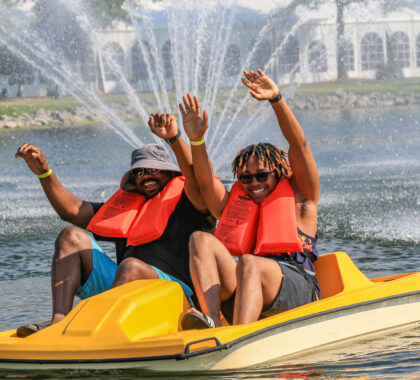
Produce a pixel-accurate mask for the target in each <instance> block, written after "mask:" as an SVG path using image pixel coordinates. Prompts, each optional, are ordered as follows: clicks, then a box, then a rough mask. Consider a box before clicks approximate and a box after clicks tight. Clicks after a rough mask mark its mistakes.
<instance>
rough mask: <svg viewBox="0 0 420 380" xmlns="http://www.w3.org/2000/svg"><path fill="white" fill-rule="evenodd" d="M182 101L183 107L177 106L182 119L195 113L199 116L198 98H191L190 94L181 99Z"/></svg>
mask: <svg viewBox="0 0 420 380" xmlns="http://www.w3.org/2000/svg"><path fill="white" fill-rule="evenodd" d="M182 101H183V102H184V107H185V109H184V107H183V106H182V104H179V110H180V111H181V115H182V116H183V117H184V116H186V115H187V114H189V113H190V112H197V113H198V114H199V115H200V114H201V106H200V102H199V101H198V98H197V97H196V96H194V97H193V96H192V95H191V94H190V93H188V94H187V96H183V97H182Z"/></svg>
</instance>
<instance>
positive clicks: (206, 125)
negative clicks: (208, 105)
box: [203, 111, 209, 131]
mask: <svg viewBox="0 0 420 380" xmlns="http://www.w3.org/2000/svg"><path fill="white" fill-rule="evenodd" d="M203 120H204V128H205V129H204V130H205V131H206V130H207V128H208V127H209V117H208V115H207V111H204V113H203Z"/></svg>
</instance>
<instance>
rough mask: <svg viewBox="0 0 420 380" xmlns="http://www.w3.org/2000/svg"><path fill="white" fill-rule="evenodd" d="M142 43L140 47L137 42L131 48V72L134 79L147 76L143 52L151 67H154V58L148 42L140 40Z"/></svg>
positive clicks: (146, 77)
mask: <svg viewBox="0 0 420 380" xmlns="http://www.w3.org/2000/svg"><path fill="white" fill-rule="evenodd" d="M142 44H143V46H142V47H140V45H139V44H136V45H134V46H133V49H132V50H131V54H132V55H131V56H132V72H133V78H134V79H135V80H139V79H148V78H149V72H148V70H147V64H146V61H145V57H144V54H143V53H145V54H146V59H148V60H149V66H150V67H151V68H152V69H153V68H154V67H155V59H154V57H153V55H152V53H151V48H150V44H149V43H148V42H147V41H142Z"/></svg>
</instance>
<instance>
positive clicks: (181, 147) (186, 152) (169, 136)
mask: <svg viewBox="0 0 420 380" xmlns="http://www.w3.org/2000/svg"><path fill="white" fill-rule="evenodd" d="M149 127H150V130H151V132H152V133H154V134H155V135H156V136H158V137H161V138H163V139H165V140H166V142H167V143H168V145H169V146H170V147H171V149H172V151H173V152H174V154H175V157H176V160H177V162H178V165H179V168H180V169H181V172H182V174H183V176H184V177H185V194H186V195H187V197H188V199H189V200H190V202H191V203H192V205H193V206H194V207H195V209H196V210H198V211H200V212H201V213H203V214H205V213H207V212H208V208H207V206H206V204H205V202H204V200H203V197H202V196H201V193H200V189H199V187H198V184H197V181H196V180H195V175H194V170H193V166H192V156H191V150H190V147H189V145H188V144H187V143H186V142H185V141H184V139H183V138H182V137H181V135H180V134H178V133H179V129H178V124H177V122H176V119H175V116H174V115H171V114H152V115H150V119H149Z"/></svg>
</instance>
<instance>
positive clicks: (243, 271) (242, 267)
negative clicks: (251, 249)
mask: <svg viewBox="0 0 420 380" xmlns="http://www.w3.org/2000/svg"><path fill="white" fill-rule="evenodd" d="M256 261H257V258H256V256H255V255H250V254H247V255H243V256H241V257H240V258H239V261H238V265H237V266H236V275H237V276H240V277H243V276H248V275H251V274H252V273H256V272H257V271H258V266H257V262H256Z"/></svg>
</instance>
